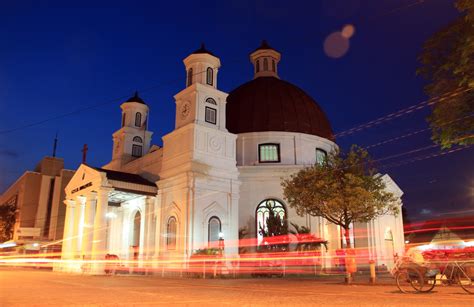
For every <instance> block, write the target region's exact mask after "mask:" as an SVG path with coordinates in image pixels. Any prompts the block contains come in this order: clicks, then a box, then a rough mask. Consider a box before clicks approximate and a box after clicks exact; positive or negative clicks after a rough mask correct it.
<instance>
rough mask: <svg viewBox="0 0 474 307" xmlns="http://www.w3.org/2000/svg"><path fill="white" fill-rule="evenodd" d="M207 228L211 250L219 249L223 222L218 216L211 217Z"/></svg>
mask: <svg viewBox="0 0 474 307" xmlns="http://www.w3.org/2000/svg"><path fill="white" fill-rule="evenodd" d="M207 228H208V229H207V231H208V241H209V248H218V247H219V234H220V232H221V231H222V225H221V220H220V219H219V218H218V217H217V216H213V217H211V218H210V219H209V223H208V227H207Z"/></svg>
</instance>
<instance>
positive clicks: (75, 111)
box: [0, 61, 233, 135]
mask: <svg viewBox="0 0 474 307" xmlns="http://www.w3.org/2000/svg"><path fill="white" fill-rule="evenodd" d="M231 62H233V61H231ZM205 72H206V71H205V70H204V71H200V72H197V73H195V74H193V77H194V76H197V75H200V74H202V73H205ZM182 79H183V78H179V80H178V79H173V80H170V81H165V82H162V83H159V84H157V85H154V86H150V87H148V88H144V89H141V90H140V92H142V93H143V92H148V91H151V90H154V89H156V88H159V87H162V86H165V85H169V84H173V83H175V82H177V81H182ZM127 98H129V95H124V96H120V97H116V98H114V99H111V100H107V101H106V102H101V103H97V104H94V105H90V106H87V107H82V108H79V109H76V110H74V111H71V112H67V113H63V114H59V115H56V116H53V117H49V118H45V119H42V120H39V121H36V122H32V123H29V124H26V125H23V126H19V127H16V128H12V129H7V130H2V131H0V135H1V134H7V133H11V132H15V131H18V130H23V129H26V128H31V127H34V126H38V125H41V124H44V123H46V122H50V121H53V120H57V119H61V118H64V117H67V116H71V115H75V114H78V113H81V112H84V111H88V110H92V109H96V108H98V107H101V106H105V105H108V104H111V103H114V102H118V101H123V100H124V99H127Z"/></svg>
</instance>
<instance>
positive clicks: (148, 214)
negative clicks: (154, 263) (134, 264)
mask: <svg viewBox="0 0 474 307" xmlns="http://www.w3.org/2000/svg"><path fill="white" fill-rule="evenodd" d="M154 212H155V198H154V197H151V196H147V197H146V202H145V255H144V256H145V257H144V258H145V260H150V259H151V257H152V256H153V253H154V250H153V244H154V241H155V240H154V238H155V236H154V235H155V234H154V232H153V217H154V214H155V213H154Z"/></svg>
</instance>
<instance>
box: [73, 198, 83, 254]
mask: <svg viewBox="0 0 474 307" xmlns="http://www.w3.org/2000/svg"><path fill="white" fill-rule="evenodd" d="M84 201H85V199H84V198H83V197H81V196H77V197H76V209H75V214H74V230H73V233H74V236H73V240H72V252H73V253H74V254H73V257H74V258H81V250H82V226H83V225H84Z"/></svg>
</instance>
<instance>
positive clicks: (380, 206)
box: [282, 146, 399, 247]
mask: <svg viewBox="0 0 474 307" xmlns="http://www.w3.org/2000/svg"><path fill="white" fill-rule="evenodd" d="M282 186H283V194H284V197H285V199H286V200H287V202H288V204H289V205H290V207H292V208H295V209H296V212H297V214H299V215H300V216H303V215H304V214H309V215H312V216H321V217H323V218H325V219H326V220H328V221H329V222H331V223H333V224H336V225H338V226H340V227H342V228H343V229H344V235H345V239H346V246H347V247H350V246H351V242H350V238H349V229H350V226H351V224H352V223H355V222H369V221H371V220H372V219H374V218H376V217H378V216H381V215H384V214H388V213H392V214H398V213H399V207H398V204H397V203H396V199H395V197H394V196H393V194H392V193H390V192H388V191H387V190H386V187H385V183H384V182H383V180H382V176H381V175H380V174H378V173H377V170H376V169H375V168H374V166H373V162H372V160H371V158H370V156H369V154H368V152H367V151H366V150H365V149H363V148H360V147H357V146H352V148H351V150H350V151H349V152H348V153H346V154H344V153H341V152H340V151H334V152H331V153H330V154H328V156H327V159H326V161H325V163H322V164H315V165H313V166H311V167H306V168H304V169H302V170H300V171H299V172H298V173H296V174H294V175H292V176H290V178H288V179H285V180H283V181H282Z"/></svg>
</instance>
